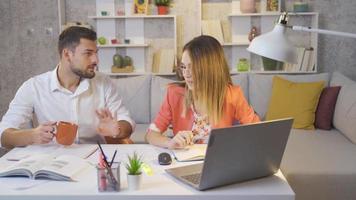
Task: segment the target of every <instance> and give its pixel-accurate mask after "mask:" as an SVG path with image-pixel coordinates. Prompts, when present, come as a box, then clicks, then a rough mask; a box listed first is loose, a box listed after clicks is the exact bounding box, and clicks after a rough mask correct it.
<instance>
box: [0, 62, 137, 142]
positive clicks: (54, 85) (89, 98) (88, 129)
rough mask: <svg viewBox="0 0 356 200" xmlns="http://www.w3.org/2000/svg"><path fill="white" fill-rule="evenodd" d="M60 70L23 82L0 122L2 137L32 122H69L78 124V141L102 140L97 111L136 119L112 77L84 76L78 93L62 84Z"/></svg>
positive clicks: (119, 117) (99, 74) (132, 122)
mask: <svg viewBox="0 0 356 200" xmlns="http://www.w3.org/2000/svg"><path fill="white" fill-rule="evenodd" d="M57 69H58V67H56V69H55V70H53V71H50V72H47V73H44V74H40V75H38V76H35V77H33V78H30V79H29V80H27V81H26V82H24V83H23V84H22V86H21V87H20V88H19V90H18V91H17V93H16V95H15V98H14V99H13V100H12V101H11V103H10V105H9V109H8V111H7V112H6V114H5V115H4V116H3V118H2V121H1V122H0V138H1V134H2V133H3V132H4V130H6V129H8V128H16V129H20V128H24V127H26V126H28V124H29V123H30V122H31V121H34V124H33V125H34V127H36V126H37V125H38V124H43V123H44V122H48V121H68V122H73V123H76V124H78V126H79V128H78V136H77V142H78V143H93V142H96V141H97V140H98V139H100V140H101V141H102V139H103V138H102V137H100V136H99V135H98V134H97V132H96V128H97V126H98V124H99V119H98V117H97V116H96V113H95V111H96V110H97V109H99V108H108V109H109V110H110V111H111V112H112V113H113V114H114V113H116V114H117V115H116V117H117V120H125V121H128V122H129V123H130V124H131V126H132V128H133V129H134V127H135V122H134V121H133V120H132V119H131V117H130V114H129V111H128V110H127V109H126V108H125V107H124V106H123V104H122V99H121V96H120V94H119V93H118V90H117V89H116V87H115V85H114V84H113V83H112V82H111V80H110V78H109V77H107V76H105V75H103V74H101V73H98V72H96V75H95V77H94V78H92V79H82V80H81V81H80V83H79V86H78V88H77V89H76V90H75V92H71V91H69V90H67V89H66V88H64V87H62V86H61V85H60V83H59V81H58V78H57Z"/></svg>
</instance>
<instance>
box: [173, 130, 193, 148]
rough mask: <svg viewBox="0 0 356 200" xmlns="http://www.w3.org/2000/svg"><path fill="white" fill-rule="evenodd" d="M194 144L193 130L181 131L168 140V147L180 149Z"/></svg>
mask: <svg viewBox="0 0 356 200" xmlns="http://www.w3.org/2000/svg"><path fill="white" fill-rule="evenodd" d="M192 144H193V133H192V131H179V132H178V133H177V134H176V135H175V136H174V137H173V138H172V139H171V140H169V141H168V148H169V149H179V148H184V147H185V146H187V145H192Z"/></svg>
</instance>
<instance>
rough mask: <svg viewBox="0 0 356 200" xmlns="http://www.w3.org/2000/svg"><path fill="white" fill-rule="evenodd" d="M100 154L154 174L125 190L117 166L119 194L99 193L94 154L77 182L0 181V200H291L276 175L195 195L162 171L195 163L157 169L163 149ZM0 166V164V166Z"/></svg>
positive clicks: (279, 175) (123, 148) (140, 147)
mask: <svg viewBox="0 0 356 200" xmlns="http://www.w3.org/2000/svg"><path fill="white" fill-rule="evenodd" d="M103 149H104V151H105V152H106V154H108V156H109V158H110V157H111V155H112V154H113V152H114V151H115V150H116V149H117V150H118V156H116V158H117V159H115V161H121V162H122V163H125V162H126V161H127V155H128V154H131V153H132V152H134V151H136V152H137V153H139V154H142V155H143V157H144V160H145V162H146V163H147V164H149V165H150V166H151V167H152V169H153V171H154V174H153V175H152V176H148V175H144V176H143V179H142V186H141V189H140V190H138V191H129V190H128V189H127V178H126V169H125V166H124V164H122V165H121V168H120V170H121V190H120V191H119V192H110V193H100V192H98V190H97V180H96V178H97V177H96V176H97V175H96V169H95V167H94V163H96V162H97V160H98V159H97V154H96V153H94V154H93V155H91V156H90V157H89V158H88V160H89V161H90V162H91V163H93V167H91V168H89V169H88V170H86V171H83V172H81V173H80V175H79V176H78V180H79V181H78V182H63V181H51V180H30V179H28V178H15V177H12V178H0V199H36V200H37V199H51V200H54V199H83V200H84V199H85V200H90V199H95V200H97V199H115V200H117V199H119V198H120V199H155V200H157V199H204V200H208V199H219V200H225V199H234V200H260V199H261V200H262V199H263V200H272V199H273V200H293V199H294V192H293V190H292V189H291V188H290V186H289V185H288V183H287V181H286V180H285V178H284V176H283V174H282V173H281V172H280V171H279V172H278V173H277V174H275V175H273V176H269V177H266V178H262V179H256V180H252V181H248V182H244V183H238V184H233V185H228V186H223V187H219V188H214V189H211V190H207V191H197V190H195V189H193V188H191V187H190V186H188V185H185V184H183V183H181V182H179V181H178V180H176V179H174V178H173V177H171V176H170V175H168V174H167V173H166V172H165V171H164V169H166V168H171V167H177V166H182V165H188V164H192V163H196V162H189V163H177V162H173V163H172V165H169V166H161V165H159V164H158V162H157V156H158V154H159V153H160V152H163V151H168V150H166V149H162V148H157V147H153V146H151V145H104V146H103ZM0 164H1V162H0Z"/></svg>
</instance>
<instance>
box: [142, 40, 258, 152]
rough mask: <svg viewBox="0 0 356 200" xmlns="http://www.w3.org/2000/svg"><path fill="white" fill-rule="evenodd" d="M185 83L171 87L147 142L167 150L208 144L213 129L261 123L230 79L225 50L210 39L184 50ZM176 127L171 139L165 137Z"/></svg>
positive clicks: (194, 41)
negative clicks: (171, 128)
mask: <svg viewBox="0 0 356 200" xmlns="http://www.w3.org/2000/svg"><path fill="white" fill-rule="evenodd" d="M179 67H180V69H181V70H182V73H183V77H184V83H183V84H171V85H170V86H169V87H168V89H167V94H166V96H165V99H164V102H163V103H162V105H161V108H160V111H159V113H158V115H157V116H156V118H155V120H154V122H153V123H152V124H151V125H150V128H149V130H148V131H147V134H146V139H147V141H148V142H149V143H150V144H153V145H157V146H160V147H165V148H172V149H173V148H183V147H185V146H186V145H189V144H192V143H207V141H208V138H209V133H210V130H211V129H212V128H223V127H229V126H232V125H233V124H236V123H240V124H246V123H253V122H259V121H260V120H259V117H258V116H257V115H256V114H255V112H254V110H253V109H252V108H251V107H250V106H249V104H248V102H247V101H246V99H245V97H244V95H243V92H242V90H241V88H240V87H239V86H234V85H233V84H232V81H231V78H230V72H229V67H228V65H227V62H226V59H225V56H224V52H223V49H222V47H221V45H220V43H219V42H218V41H217V40H216V39H215V38H213V37H210V36H204V35H203V36H199V37H196V38H194V39H193V40H191V41H190V42H189V43H187V44H186V45H185V46H184V48H183V54H182V60H181V64H180V66H179ZM169 125H172V126H173V134H174V137H173V138H172V139H170V138H168V137H166V136H164V135H162V133H164V132H165V131H166V130H167V128H168V126H169Z"/></svg>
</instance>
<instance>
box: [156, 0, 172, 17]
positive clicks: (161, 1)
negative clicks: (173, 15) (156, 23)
mask: <svg viewBox="0 0 356 200" xmlns="http://www.w3.org/2000/svg"><path fill="white" fill-rule="evenodd" d="M170 3H171V0H155V4H156V6H157V12H158V14H159V15H166V14H167V13H168V10H169V5H170Z"/></svg>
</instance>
